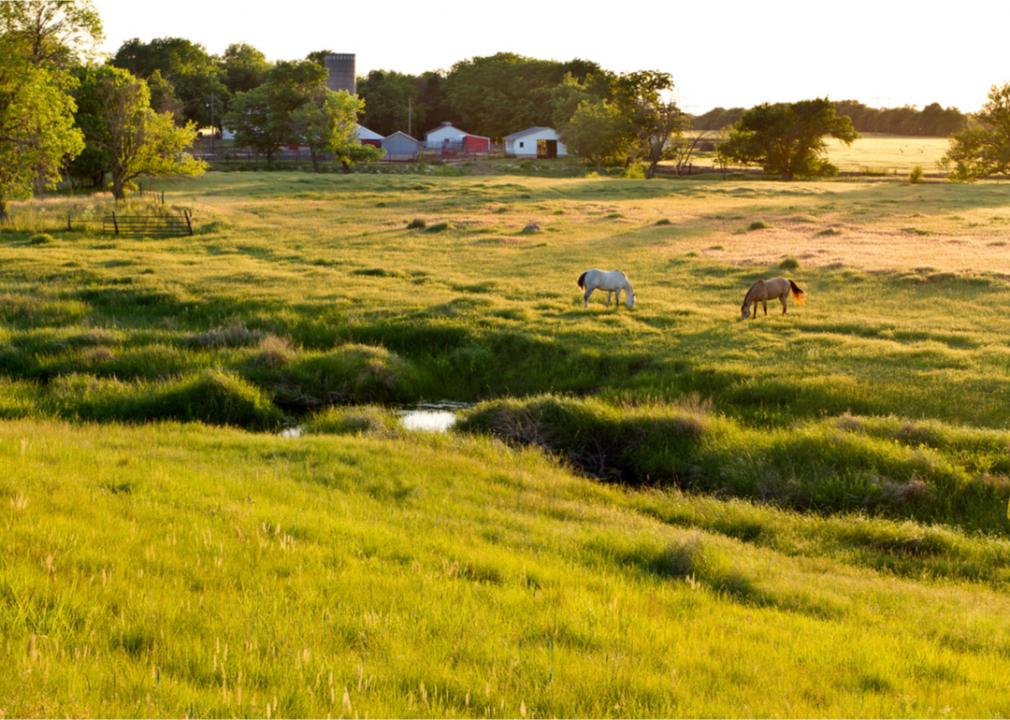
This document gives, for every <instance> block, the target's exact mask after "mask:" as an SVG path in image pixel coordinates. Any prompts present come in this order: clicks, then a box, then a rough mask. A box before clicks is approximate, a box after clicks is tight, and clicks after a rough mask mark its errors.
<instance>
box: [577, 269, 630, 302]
mask: <svg viewBox="0 0 1010 720" xmlns="http://www.w3.org/2000/svg"><path fill="white" fill-rule="evenodd" d="M579 287H580V288H583V289H584V290H585V291H586V295H585V306H586V307H589V296H590V295H592V294H593V290H606V291H607V305H610V296H611V294H613V293H615V292H616V293H617V298H616V301H617V302H621V290H624V291H625V295H624V301H625V304H626V305H627V306H628V309H629V310H630V309H631V308H633V307H635V291H634V290H633V289H632V288H631V283H630V282H628V276H627V275H625V274H624V273H622V272H621V271H620V270H611V271H610V272H607V271H605V270H596V269H593V270H586V271H585V272H584V273H582V274H581V275H579Z"/></svg>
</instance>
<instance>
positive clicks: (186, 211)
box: [182, 208, 193, 235]
mask: <svg viewBox="0 0 1010 720" xmlns="http://www.w3.org/2000/svg"><path fill="white" fill-rule="evenodd" d="M182 216H183V217H184V218H186V228H187V229H188V230H189V234H190V235H192V234H193V215H192V213H191V212H190V211H189V209H188V208H185V209H183V211H182Z"/></svg>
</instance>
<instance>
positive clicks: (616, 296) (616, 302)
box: [614, 288, 621, 307]
mask: <svg viewBox="0 0 1010 720" xmlns="http://www.w3.org/2000/svg"><path fill="white" fill-rule="evenodd" d="M620 305H621V288H617V290H615V291H614V307H620Z"/></svg>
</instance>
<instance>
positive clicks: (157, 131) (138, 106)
mask: <svg viewBox="0 0 1010 720" xmlns="http://www.w3.org/2000/svg"><path fill="white" fill-rule="evenodd" d="M78 96H79V97H80V98H81V112H80V113H79V114H78V123H79V124H80V125H81V127H82V128H83V129H84V131H85V139H86V141H87V145H88V150H89V153H90V156H89V158H88V161H89V162H90V163H93V165H92V166H91V169H92V172H93V173H96V174H97V172H98V171H99V170H100V171H101V175H102V177H103V178H104V175H105V173H106V172H108V173H109V174H110V175H111V179H112V194H113V196H114V197H115V198H116V199H122V198H124V197H125V196H126V189H127V187H128V186H129V185H130V184H131V183H132V182H133V181H134V180H135V179H137V178H138V177H140V176H142V175H148V176H158V175H198V174H200V173H202V172H203V170H204V167H205V166H204V163H203V162H202V161H200V160H196V159H194V158H193V157H192V156H191V155H189V154H188V153H187V152H186V151H187V149H188V148H189V147H190V146H192V144H193V140H194V139H195V138H196V127H195V125H194V124H193V123H187V124H186V125H185V126H184V127H177V126H176V125H175V122H174V120H173V118H172V115H171V114H170V113H157V112H155V111H154V110H152V109H151V105H150V100H151V96H150V91H149V90H148V87H147V83H145V82H144V81H143V80H141V79H139V78H135V77H134V76H133V75H132V74H130V73H129V72H128V71H126V70H123V69H121V68H117V67H113V66H111V65H105V66H102V67H92V68H88V69H86V70H85V71H84V72H83V73H82V79H81V85H80V89H79V91H78ZM103 164H104V166H103Z"/></svg>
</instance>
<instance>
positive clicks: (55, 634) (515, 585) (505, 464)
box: [0, 421, 1010, 717]
mask: <svg viewBox="0 0 1010 720" xmlns="http://www.w3.org/2000/svg"><path fill="white" fill-rule="evenodd" d="M0 465H2V466H3V467H4V468H5V470H6V472H4V473H3V474H0V502H2V507H3V508H4V511H3V522H0V543H2V547H3V548H4V556H3V563H4V564H3V567H4V572H3V573H2V575H0V597H2V598H4V601H2V602H0V627H3V628H4V635H3V637H4V639H3V642H0V665H2V667H4V668H5V669H6V672H4V673H0V708H2V709H3V711H4V714H7V715H11V716H16V717H20V716H57V715H73V716H85V715H87V716H96V715H101V716H167V715H183V714H188V715H190V716H235V715H237V716H252V715H256V716H267V715H270V716H274V717H287V716H323V715H327V714H329V715H351V714H358V715H361V716H366V715H367V716H403V715H410V716H418V715H421V716H428V715H438V716H457V715H463V716H471V715H481V716H489V717H491V716H493V717H512V716H522V715H523V714H524V713H525V714H526V715H527V716H611V715H622V716H624V715H627V716H646V715H647V716H672V715H685V716H700V715H720V716H730V715H755V716H757V715H762V716H763V715H780V714H783V709H784V708H787V709H788V713H786V714H795V715H803V716H814V715H816V716H827V715H831V716H843V715H844V716H855V715H873V716H885V715H886V716H892V715H923V716H926V715H930V716H931V715H935V714H938V713H939V711H940V710H941V709H944V708H946V709H947V712H949V714H951V715H953V716H968V715H971V716H991V715H996V714H999V712H1000V710H1001V709H1002V708H1005V707H1006V706H1007V703H1008V702H1010V693H1008V690H1007V686H1006V682H1005V678H1006V677H1007V674H1008V673H1010V659H1008V657H1007V655H1006V653H1005V652H1003V650H1004V649H1005V645H1006V640H1007V638H1008V637H1010V619H1008V618H1010V601H1008V600H1007V597H1006V595H1005V594H1004V592H1002V590H1003V589H1005V582H1006V580H1007V577H1006V574H1005V568H1006V567H1007V558H1008V557H1010V544H1008V543H1007V542H1006V541H996V540H993V539H987V538H975V537H972V536H968V535H965V534H960V533H957V532H955V531H950V530H939V531H938V530H934V529H931V528H927V527H923V526H913V525H911V524H905V525H895V524H893V523H890V522H888V521H879V520H869V519H865V518H856V519H852V520H850V521H849V524H851V525H852V526H854V527H856V528H857V529H859V531H860V532H861V533H863V535H865V536H866V537H870V536H871V535H875V536H876V537H877V538H878V540H879V541H880V542H879V544H878V545H877V546H876V547H874V548H870V547H868V546H867V547H863V546H862V545H858V544H855V543H848V542H846V541H844V540H842V539H840V538H841V535H839V534H838V533H839V532H840V528H841V527H842V526H843V523H842V522H835V521H834V520H824V519H820V518H817V517H814V516H809V517H801V516H798V515H796V514H791V513H786V512H782V511H775V510H770V509H768V508H762V507H759V506H754V505H749V504H746V503H742V502H740V501H734V502H730V503H726V502H722V501H719V500H716V499H713V498H697V497H690V496H686V495H681V494H679V493H659V492H650V493H644V494H643V493H635V492H628V491H625V490H622V489H620V488H615V487H609V486H604V485H601V484H599V483H594V482H592V481H589V480H585V479H581V478H578V477H575V476H573V475H571V474H570V473H568V472H566V471H564V470H563V469H561V468H559V467H557V465H556V464H554V463H551V462H549V461H548V460H546V459H545V458H544V457H543V456H542V454H540V453H539V452H529V451H521V452H514V451H510V450H508V449H507V448H505V447H504V446H502V445H501V444H500V443H493V442H488V441H487V440H484V439H479V438H478V439H475V438H467V437H451V436H450V437H440V438H438V437H411V438H409V439H403V440H381V439H376V438H371V437H364V436H360V435H357V436H355V435H344V436H328V437H325V438H313V437H303V438H300V439H290V438H279V437H263V436H253V435H250V434H248V433H244V432H237V431H234V430H228V429H220V428H208V427H206V426H184V425H172V424H164V425H159V426H147V427H123V426H120V425H116V424H109V425H106V426H105V427H103V428H101V432H100V433H96V432H94V428H93V427H77V426H70V425H66V424H62V423H54V422H41V423H40V422H28V421H19V422H3V423H0ZM689 516H693V517H695V518H706V517H707V518H709V519H710V521H714V519H716V518H719V517H724V518H726V519H727V525H726V527H727V528H728V527H729V524H728V521H734V522H737V523H742V522H743V520H744V518H745V517H747V518H749V522H750V523H751V524H752V525H753V526H755V527H760V528H762V530H761V532H760V533H759V534H758V535H756V536H755V539H754V540H753V541H748V540H744V539H742V538H740V537H733V536H731V535H729V534H728V533H720V532H719V531H717V530H710V529H700V528H685V527H683V526H682V525H680V524H678V522H677V520H676V519H677V518H678V517H679V518H685V517H689ZM913 533H917V534H918V535H919V536H922V537H925V538H931V537H933V536H934V534H938V536H940V537H943V538H945V539H946V542H947V546H948V547H949V548H950V550H949V556H950V557H966V558H970V557H974V558H976V560H977V561H979V562H981V563H982V564H981V565H980V570H981V572H982V573H983V576H984V579H985V581H986V582H987V583H991V584H993V585H997V586H999V587H1000V589H1001V591H1000V592H995V591H994V590H993V589H992V588H991V587H987V586H986V585H975V584H971V583H968V582H960V583H950V582H948V581H946V580H944V581H940V582H934V581H932V580H929V579H926V578H928V577H929V576H930V574H931V570H930V569H931V568H936V569H937V570H942V568H943V566H942V561H943V559H942V557H940V556H937V555H930V554H928V553H925V552H924V553H920V554H919V555H913V554H911V553H907V552H905V551H904V550H902V549H901V548H900V547H899V546H898V545H893V546H891V547H888V546H887V545H886V544H885V543H884V540H885V539H887V538H888V537H892V536H893V537H895V538H903V537H911V536H912V534H913ZM930 542H931V541H930ZM790 543H791V544H790ZM832 543H835V544H834V545H833V544H832ZM850 545H851V547H852V548H853V549H852V550H851V551H850V550H849V547H850ZM870 552H872V553H874V555H873V556H872V557H871V556H870V555H869V554H868V553H870ZM873 558H878V559H881V560H883V559H886V558H894V559H895V560H896V562H897V563H898V564H897V565H896V570H897V571H898V573H895V572H893V571H891V570H890V569H888V568H886V567H884V568H881V569H880V571H879V572H878V571H875V570H872V569H868V568H870V567H873V566H874V564H875V562H876V561H875V560H873ZM901 563H904V564H901ZM1000 573H1003V574H1002V575H1001V574H1000ZM935 574H941V573H935ZM1001 583H1002V584H1001ZM475 629H476V630H475ZM797 658H802V659H803V662H801V663H798V662H797ZM755 659H758V660H755ZM671 678H675V680H674V681H671ZM923 678H928V682H923ZM938 703H942V706H938Z"/></svg>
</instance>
